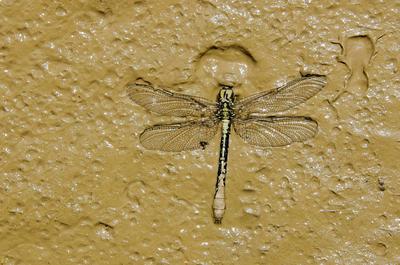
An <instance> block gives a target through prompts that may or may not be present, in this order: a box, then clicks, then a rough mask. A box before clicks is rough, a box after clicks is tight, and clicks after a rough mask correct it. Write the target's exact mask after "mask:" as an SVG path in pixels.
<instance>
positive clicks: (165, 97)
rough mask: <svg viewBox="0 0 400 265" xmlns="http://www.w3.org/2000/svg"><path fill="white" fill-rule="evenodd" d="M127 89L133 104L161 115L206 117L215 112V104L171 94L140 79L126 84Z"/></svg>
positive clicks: (187, 96) (183, 95)
mask: <svg viewBox="0 0 400 265" xmlns="http://www.w3.org/2000/svg"><path fill="white" fill-rule="evenodd" d="M127 88H128V95H129V98H130V99H131V100H132V101H133V102H135V103H136V104H138V105H140V106H142V107H144V108H146V109H148V110H150V111H152V112H155V113H158V114H161V115H168V116H177V117H187V116H191V117H208V116H211V115H214V113H215V111H216V104H215V103H212V102H209V101H208V100H206V99H204V98H201V97H193V96H189V95H185V94H180V93H173V92H171V91H168V90H166V89H163V88H160V87H155V86H153V85H151V84H150V83H148V82H145V81H143V80H141V79H138V80H136V82H135V83H132V84H128V85H127Z"/></svg>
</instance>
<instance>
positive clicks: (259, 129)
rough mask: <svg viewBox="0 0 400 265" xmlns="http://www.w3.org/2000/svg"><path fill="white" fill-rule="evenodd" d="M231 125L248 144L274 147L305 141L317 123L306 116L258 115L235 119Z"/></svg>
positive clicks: (310, 135)
mask: <svg viewBox="0 0 400 265" xmlns="http://www.w3.org/2000/svg"><path fill="white" fill-rule="evenodd" d="M233 127H234V129H235V132H236V133H237V134H238V135H239V136H240V137H241V138H242V139H243V140H244V141H245V142H246V143H248V144H251V145H256V146H260V147H274V146H284V145H288V144H291V143H293V142H302V141H305V140H307V139H309V138H311V137H313V136H314V135H315V133H316V132H317V127H318V125H317V123H316V122H315V121H314V120H312V119H310V118H306V117H266V118H262V117H258V118H249V119H246V120H235V121H234V123H233Z"/></svg>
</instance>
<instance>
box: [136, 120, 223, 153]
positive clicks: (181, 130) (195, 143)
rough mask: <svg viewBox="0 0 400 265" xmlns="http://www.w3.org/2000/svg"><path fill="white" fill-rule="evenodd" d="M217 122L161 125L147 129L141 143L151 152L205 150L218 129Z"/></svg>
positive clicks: (143, 133)
mask: <svg viewBox="0 0 400 265" xmlns="http://www.w3.org/2000/svg"><path fill="white" fill-rule="evenodd" d="M217 125H218V121H217V120H208V121H188V122H183V123H174V124H160V125H155V126H152V127H149V128H147V129H146V130H144V131H143V132H142V134H141V135H140V138H139V139H140V142H141V144H142V145H143V146H144V147H145V148H146V149H150V150H161V151H168V152H179V151H184V150H195V149H200V148H203V149H204V148H205V147H206V146H207V145H208V143H209V142H210V140H211V139H212V138H213V137H214V136H215V134H216V132H217V129H218V126H217Z"/></svg>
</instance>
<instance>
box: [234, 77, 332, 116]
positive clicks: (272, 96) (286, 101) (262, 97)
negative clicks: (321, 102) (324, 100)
mask: <svg viewBox="0 0 400 265" xmlns="http://www.w3.org/2000/svg"><path fill="white" fill-rule="evenodd" d="M325 85H326V77H325V76H319V75H308V76H303V77H301V78H299V79H295V80H293V81H291V82H289V83H287V84H286V85H284V86H281V87H278V88H276V89H274V90H271V91H265V92H260V93H257V94H254V95H252V96H249V97H247V98H244V99H242V100H239V101H238V102H237V103H236V115H237V116H238V117H241V118H247V117H249V116H251V115H265V114H272V113H277V112H281V111H285V110H288V109H290V108H292V107H294V106H296V105H298V104H300V103H303V102H305V101H306V100H307V99H309V98H311V97H312V96H314V95H315V94H316V93H318V91H320V90H321V89H322V88H323V87H324V86H325Z"/></svg>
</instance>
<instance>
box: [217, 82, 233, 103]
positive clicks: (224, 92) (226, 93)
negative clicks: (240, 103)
mask: <svg viewBox="0 0 400 265" xmlns="http://www.w3.org/2000/svg"><path fill="white" fill-rule="evenodd" d="M234 99H235V95H234V93H233V89H232V86H229V85H223V84H221V85H220V90H219V94H218V101H219V102H233V100H234Z"/></svg>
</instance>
